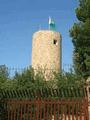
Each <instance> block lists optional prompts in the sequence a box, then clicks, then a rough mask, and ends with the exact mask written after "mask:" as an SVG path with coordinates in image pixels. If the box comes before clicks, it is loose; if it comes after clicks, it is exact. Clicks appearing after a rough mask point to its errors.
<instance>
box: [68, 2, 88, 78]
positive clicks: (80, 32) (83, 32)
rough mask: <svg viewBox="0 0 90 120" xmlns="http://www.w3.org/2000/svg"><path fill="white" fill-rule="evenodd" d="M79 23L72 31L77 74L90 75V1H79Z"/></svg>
mask: <svg viewBox="0 0 90 120" xmlns="http://www.w3.org/2000/svg"><path fill="white" fill-rule="evenodd" d="M76 16H77V19H78V22H77V23H74V25H73V27H72V28H71V29H70V36H71V37H72V42H73V45H74V53H73V61H74V68H75V71H76V73H77V74H81V75H83V76H84V77H87V76H89V75H90V0H79V7H78V8H77V9H76Z"/></svg>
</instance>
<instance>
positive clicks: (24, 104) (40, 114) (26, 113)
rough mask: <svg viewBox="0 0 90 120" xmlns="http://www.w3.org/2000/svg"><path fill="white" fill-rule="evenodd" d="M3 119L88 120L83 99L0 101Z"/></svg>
mask: <svg viewBox="0 0 90 120" xmlns="http://www.w3.org/2000/svg"><path fill="white" fill-rule="evenodd" d="M0 103H2V104H3V105H2V106H3V110H2V111H0V112H2V114H3V115H4V116H3V115H2V116H3V117H5V119H4V120H89V115H88V101H87V99H86V98H83V99H72V100H71V99H57V100H56V99H54V100H53V99H44V100H41V99H37V100H36V99H34V100H9V101H5V100H4V101H0Z"/></svg>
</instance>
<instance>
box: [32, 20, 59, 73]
mask: <svg viewBox="0 0 90 120" xmlns="http://www.w3.org/2000/svg"><path fill="white" fill-rule="evenodd" d="M49 25H50V26H49V30H39V31H37V32H36V33H34V35H33V41H32V67H33V68H34V69H38V68H41V69H46V70H54V71H61V35H60V33H59V32H56V31H55V30H54V27H55V25H54V22H52V21H50V20H49ZM53 26H54V27H53Z"/></svg>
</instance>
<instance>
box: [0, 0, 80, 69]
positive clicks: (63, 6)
mask: <svg viewBox="0 0 90 120" xmlns="http://www.w3.org/2000/svg"><path fill="white" fill-rule="evenodd" d="M77 6H78V0H0V64H6V65H7V66H8V67H16V68H17V67H18V68H24V67H27V66H29V65H30V64H31V51H32V35H33V33H34V32H36V31H38V30H39V26H41V29H48V17H49V16H51V17H52V18H53V19H54V20H55V22H56V28H57V31H59V32H60V33H61V34H62V64H72V53H73V45H72V42H71V38H70V36H69V29H70V28H71V27H72V25H73V23H74V22H75V21H76V16H75V8H76V7H77Z"/></svg>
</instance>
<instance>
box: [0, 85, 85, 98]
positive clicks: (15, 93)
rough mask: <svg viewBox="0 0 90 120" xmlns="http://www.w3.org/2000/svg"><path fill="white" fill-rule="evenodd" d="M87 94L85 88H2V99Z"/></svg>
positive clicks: (78, 96)
mask: <svg viewBox="0 0 90 120" xmlns="http://www.w3.org/2000/svg"><path fill="white" fill-rule="evenodd" d="M86 96H87V91H86V89H85V88H82V89H81V88H74V87H71V88H58V89H51V88H43V89H23V90H0V99H25V98H26V99H27V98H28V99H35V98H42V99H43V98H62V99H63V98H82V97H86Z"/></svg>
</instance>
